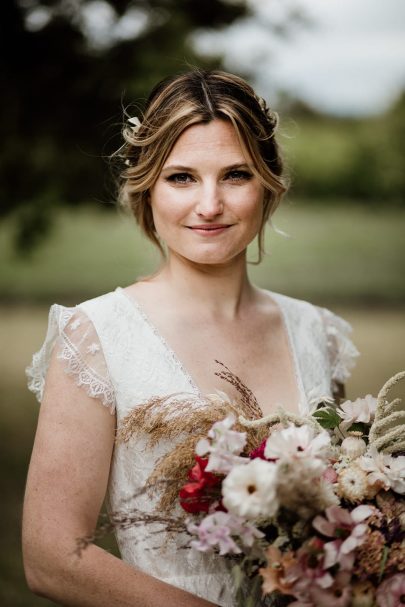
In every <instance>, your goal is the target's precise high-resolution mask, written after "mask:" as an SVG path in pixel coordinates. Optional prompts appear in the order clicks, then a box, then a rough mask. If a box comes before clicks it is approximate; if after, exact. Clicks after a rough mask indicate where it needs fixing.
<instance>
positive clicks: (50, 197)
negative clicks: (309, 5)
mask: <svg viewBox="0 0 405 607" xmlns="http://www.w3.org/2000/svg"><path fill="white" fill-rule="evenodd" d="M106 7H108V10H109V14H110V15H111V19H110V20H111V31H113V30H114V27H116V26H117V24H119V22H120V19H121V22H122V16H123V15H126V14H127V15H130V16H132V20H134V19H135V21H138V22H139V24H140V28H139V30H140V31H139V32H138V33H137V34H136V35H135V34H134V36H133V37H131V38H130V39H121V38H120V37H119V36H118V37H117V36H116V37H115V38H114V37H113V36H110V38H108V35H107V33H106V32H104V38H105V40H104V41H103V39H102V38H100V39H99V40H97V39H95V38H94V36H93V37H91V36H89V35H88V29H89V23H88V19H87V21H86V19H85V16H86V11H88V10H89V9H93V12H94V11H95V12H94V17H93V20H94V19H95V18H96V17H97V10H101V9H103V10H104V11H105V9H106ZM247 14H248V9H247V7H246V3H245V0H231V1H229V0H204V2H195V1H194V0H119V1H114V2H109V3H107V2H106V1H105V0H103V1H102V2H100V1H98V2H95V1H94V0H93V1H85V0H75V1H74V0H56V1H52V0H40V1H39V0H5V2H4V3H2V16H1V20H0V47H1V52H0V66H1V73H2V81H3V87H2V97H1V102H0V103H1V112H0V124H1V130H2V133H3V138H2V144H3V145H2V151H1V155H0V216H2V217H5V216H6V215H9V214H11V213H17V214H18V217H19V222H18V226H19V229H18V232H17V244H18V247H19V249H20V250H29V249H30V248H32V246H34V244H35V242H36V240H37V238H38V237H40V236H41V235H42V234H44V233H45V232H46V231H47V230H48V228H49V226H50V222H51V213H52V209H54V208H55V207H57V206H58V204H59V203H60V202H62V201H63V203H64V204H69V205H78V204H81V203H82V202H83V201H88V200H91V199H94V198H96V199H101V200H103V201H105V200H106V198H107V199H108V198H111V197H112V185H111V183H110V182H109V179H110V173H109V169H108V167H107V165H106V163H105V162H104V160H103V156H104V157H105V156H108V155H109V154H110V153H111V152H112V151H113V150H114V149H116V148H117V147H119V138H118V137H119V133H120V124H121V121H122V105H127V104H128V103H129V102H134V101H141V100H143V99H144V98H145V96H146V95H147V94H148V93H149V91H150V89H151V88H152V86H153V85H155V84H156V82H157V81H159V80H160V79H162V78H163V77H166V76H168V75H170V74H172V73H175V72H178V71H182V70H185V69H188V68H187V66H188V65H190V64H191V65H199V66H202V67H217V66H219V65H220V57H214V58H211V59H209V60H208V59H204V58H202V57H200V56H198V55H197V54H196V53H195V51H194V50H193V47H192V44H191V39H190V35H191V33H192V32H194V31H195V30H198V29H199V28H213V29H215V28H218V27H221V26H223V25H225V24H230V23H232V22H233V21H234V20H236V19H238V18H242V17H243V16H246V15H247ZM41 20H42V24H41ZM90 25H91V23H90ZM135 111H136V110H135ZM109 191H110V194H108V192H109Z"/></svg>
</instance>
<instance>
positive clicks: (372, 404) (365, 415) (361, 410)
mask: <svg viewBox="0 0 405 607" xmlns="http://www.w3.org/2000/svg"><path fill="white" fill-rule="evenodd" d="M376 408H377V399H376V398H374V396H371V394H367V395H366V396H364V397H363V398H357V399H356V400H355V401H351V400H346V401H345V402H344V403H343V404H342V405H340V408H339V409H336V413H337V414H338V415H339V416H340V417H341V418H342V420H343V421H344V422H346V424H345V425H347V424H348V425H347V427H350V426H351V425H352V424H354V423H355V422H363V423H365V424H369V423H370V422H371V421H372V420H373V419H374V415H375V410H376Z"/></svg>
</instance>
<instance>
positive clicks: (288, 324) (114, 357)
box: [85, 290, 331, 417]
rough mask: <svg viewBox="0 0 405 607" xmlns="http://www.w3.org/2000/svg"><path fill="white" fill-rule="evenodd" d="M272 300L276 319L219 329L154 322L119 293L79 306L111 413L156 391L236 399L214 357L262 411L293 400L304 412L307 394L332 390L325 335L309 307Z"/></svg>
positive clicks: (292, 404)
mask: <svg viewBox="0 0 405 607" xmlns="http://www.w3.org/2000/svg"><path fill="white" fill-rule="evenodd" d="M273 295H274V294H273ZM277 297H278V299H277V300H276V301H278V305H279V308H280V311H281V312H282V315H281V316H280V315H279V317H278V320H277V321H276V322H270V323H268V322H263V323H262V322H261V321H258V320H257V319H256V320H255V321H254V322H253V323H252V322H244V323H239V326H238V330H232V329H231V328H228V330H226V331H219V330H215V329H214V328H213V327H211V329H210V328H207V327H206V326H205V324H204V323H203V322H202V321H201V322H197V321H196V320H195V319H194V322H193V323H190V324H189V323H185V322H184V321H182V323H180V325H177V324H176V323H172V324H171V323H169V324H167V325H165V327H160V326H157V325H155V324H153V323H152V321H151V319H150V318H149V317H147V316H146V315H145V313H144V312H143V310H142V308H140V307H139V305H137V304H135V305H134V302H133V301H132V300H130V299H129V298H128V297H127V296H126V295H125V294H124V293H123V291H122V290H117V292H116V293H114V294H113V296H112V297H111V300H109V301H108V303H109V306H108V307H107V306H106V307H105V308H106V309H104V308H101V307H100V306H95V305H94V306H91V305H88V306H87V307H85V311H86V313H87V314H88V316H89V317H90V318H91V319H92V321H93V323H94V325H95V327H96V329H97V333H98V335H99V338H100V342H101V344H102V347H103V351H104V353H105V357H106V365H107V367H108V371H109V374H110V377H111V380H112V383H113V385H114V389H115V391H116V399H117V413H118V416H119V417H121V416H124V415H125V414H126V413H127V412H128V411H129V410H130V409H132V408H133V407H134V406H136V404H137V403H141V402H144V401H146V400H148V399H150V398H151V397H153V396H156V395H162V394H173V393H177V392H194V394H196V395H197V394H206V393H210V392H211V393H212V392H213V391H215V390H222V391H224V392H227V393H228V394H229V396H230V397H231V398H237V397H238V392H237V391H235V389H234V387H233V386H231V385H230V384H228V383H227V382H225V381H224V380H223V379H221V378H220V377H218V376H217V375H216V372H218V371H220V369H221V366H220V365H218V364H217V363H216V362H215V361H216V360H219V361H221V362H222V363H223V364H224V365H226V366H227V367H228V368H229V369H230V370H231V371H232V372H233V373H235V374H236V375H237V376H238V377H239V378H240V379H241V381H242V382H243V383H244V384H245V385H246V386H247V387H248V388H250V390H251V391H252V392H253V393H254V395H255V396H256V399H257V401H258V402H259V404H260V406H261V408H262V410H263V413H264V414H267V413H269V412H272V411H274V407H275V405H276V404H283V405H284V406H285V408H286V409H287V410H289V411H296V409H297V408H298V403H299V412H300V413H306V412H307V411H308V409H309V406H310V402H311V400H312V399H314V398H317V397H320V396H325V395H328V394H331V387H330V386H331V376H330V365H329V362H328V355H327V344H326V338H325V335H324V331H323V329H322V326H321V323H320V321H319V317H318V313H317V312H316V310H315V308H314V306H311V305H310V304H306V303H305V302H300V301H298V300H293V299H291V301H290V298H285V297H283V296H280V295H277ZM273 320H274V319H273ZM191 325H194V328H193V327H192V326H191ZM163 331H165V333H163Z"/></svg>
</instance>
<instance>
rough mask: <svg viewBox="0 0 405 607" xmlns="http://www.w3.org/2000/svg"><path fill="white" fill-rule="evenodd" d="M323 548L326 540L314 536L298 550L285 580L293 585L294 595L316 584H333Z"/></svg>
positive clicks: (324, 586)
mask: <svg viewBox="0 0 405 607" xmlns="http://www.w3.org/2000/svg"><path fill="white" fill-rule="evenodd" d="M323 548H324V542H323V541H322V540H321V539H319V538H317V537H314V538H311V539H310V540H309V541H308V542H306V543H305V544H304V545H303V546H302V547H301V548H300V549H299V550H298V551H297V554H296V560H295V562H294V563H293V564H292V565H291V566H290V567H288V568H287V569H286V572H285V581H286V582H287V584H290V585H293V592H294V595H301V594H303V593H305V592H306V591H307V590H308V589H309V588H310V587H313V586H314V585H316V586H319V587H321V588H329V587H330V586H332V584H333V577H332V576H331V575H330V573H329V572H327V571H326V568H325V565H324V550H323Z"/></svg>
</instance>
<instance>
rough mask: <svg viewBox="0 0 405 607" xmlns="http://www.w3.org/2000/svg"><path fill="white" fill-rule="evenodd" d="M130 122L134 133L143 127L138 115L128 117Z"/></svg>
mask: <svg viewBox="0 0 405 607" xmlns="http://www.w3.org/2000/svg"><path fill="white" fill-rule="evenodd" d="M128 122H129V123H130V125H131V126H132V130H133V132H134V133H137V132H138V131H139V129H140V127H141V121H140V120H139V118H138V116H133V117H132V118H128Z"/></svg>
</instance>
